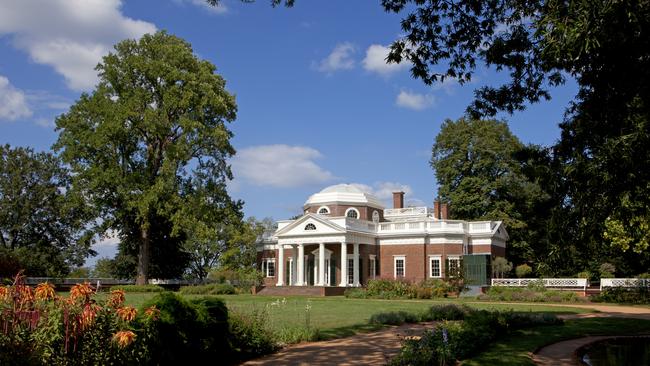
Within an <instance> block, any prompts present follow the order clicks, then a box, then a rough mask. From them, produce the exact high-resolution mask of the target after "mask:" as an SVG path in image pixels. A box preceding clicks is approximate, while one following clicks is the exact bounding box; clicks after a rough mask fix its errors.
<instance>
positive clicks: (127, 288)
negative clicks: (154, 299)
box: [111, 285, 165, 292]
mask: <svg viewBox="0 0 650 366" xmlns="http://www.w3.org/2000/svg"><path fill="white" fill-rule="evenodd" d="M111 290H121V291H124V292H163V291H165V288H164V287H162V286H158V285H120V286H112V287H111Z"/></svg>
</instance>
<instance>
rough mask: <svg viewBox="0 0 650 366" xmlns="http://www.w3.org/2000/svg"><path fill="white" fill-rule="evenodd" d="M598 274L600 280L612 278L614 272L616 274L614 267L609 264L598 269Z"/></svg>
mask: <svg viewBox="0 0 650 366" xmlns="http://www.w3.org/2000/svg"><path fill="white" fill-rule="evenodd" d="M598 271H599V272H600V278H614V272H616V267H615V266H614V265H613V264H611V263H607V262H605V263H603V264H601V265H600V267H598Z"/></svg>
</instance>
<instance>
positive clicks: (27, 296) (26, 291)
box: [16, 285, 34, 303]
mask: <svg viewBox="0 0 650 366" xmlns="http://www.w3.org/2000/svg"><path fill="white" fill-rule="evenodd" d="M16 292H18V297H19V299H20V300H19V301H20V302H22V303H25V302H28V301H34V292H33V291H32V288H31V287H29V286H25V285H16Z"/></svg>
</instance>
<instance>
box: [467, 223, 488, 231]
mask: <svg viewBox="0 0 650 366" xmlns="http://www.w3.org/2000/svg"><path fill="white" fill-rule="evenodd" d="M469 231H470V232H485V231H492V228H491V225H490V222H470V223H469Z"/></svg>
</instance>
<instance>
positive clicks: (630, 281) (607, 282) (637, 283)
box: [600, 278, 650, 291]
mask: <svg viewBox="0 0 650 366" xmlns="http://www.w3.org/2000/svg"><path fill="white" fill-rule="evenodd" d="M644 286H645V287H650V278H601V279H600V290H601V291H602V290H603V289H604V288H607V287H644Z"/></svg>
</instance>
